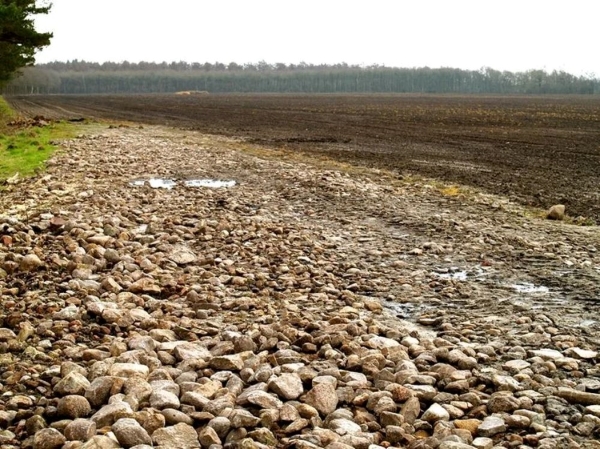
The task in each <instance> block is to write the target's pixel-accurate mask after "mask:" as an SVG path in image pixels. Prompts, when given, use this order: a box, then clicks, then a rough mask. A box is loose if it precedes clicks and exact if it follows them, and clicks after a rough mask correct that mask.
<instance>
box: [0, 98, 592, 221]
mask: <svg viewBox="0 0 600 449" xmlns="http://www.w3.org/2000/svg"><path fill="white" fill-rule="evenodd" d="M9 101H10V102H11V104H12V105H13V106H14V107H15V108H16V109H18V110H19V111H21V112H22V113H25V114H28V115H37V114H42V115H45V116H49V117H53V118H77V117H90V118H101V119H112V120H128V121H135V122H142V123H149V124H161V125H171V126H176V127H183V128H191V129H195V130H200V131H203V132H207V133H214V134H223V135H228V136H238V137H242V138H245V139H248V140H250V141H252V142H254V143H261V144H265V145H267V146H271V147H285V148H291V149H294V150H298V151H305V152H314V153H319V154H326V155H328V156H331V157H334V158H337V159H341V160H346V161H350V162H353V163H358V164H361V165H368V166H375V167H382V168H386V169H392V170H394V171H397V172H398V173H399V174H404V173H417V174H422V175H425V176H430V177H435V178H440V179H442V180H444V181H447V182H456V183H461V184H467V185H472V186H476V187H479V188H482V189H484V190H487V191H489V192H492V193H496V194H501V195H506V196H508V197H510V198H512V199H515V200H518V201H519V202H521V203H524V204H527V205H532V206H538V207H542V208H547V207H549V206H551V205H552V204H556V203H564V204H566V205H567V213H568V214H570V215H572V216H584V217H589V218H592V219H594V220H596V221H600V182H599V181H598V179H599V175H600V98H598V97H591V96H568V97H517V96H512V97H500V96H490V97H484V96H429V95H422V96H416V95H392V96H384V95H343V96H342V95H210V96H189V97H185V96H176V95H130V96H106V95H102V96H100V95H97V96H91V95H88V96H78V95H72V96H27V97H12V98H9Z"/></svg>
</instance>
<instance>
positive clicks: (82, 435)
mask: <svg viewBox="0 0 600 449" xmlns="http://www.w3.org/2000/svg"><path fill="white" fill-rule="evenodd" d="M64 434H65V437H66V438H67V440H69V441H84V442H85V441H87V440H89V439H90V438H92V437H93V436H94V435H96V423H95V422H94V421H91V420H89V419H76V420H74V421H71V422H70V423H69V424H67V426H66V427H65V430H64Z"/></svg>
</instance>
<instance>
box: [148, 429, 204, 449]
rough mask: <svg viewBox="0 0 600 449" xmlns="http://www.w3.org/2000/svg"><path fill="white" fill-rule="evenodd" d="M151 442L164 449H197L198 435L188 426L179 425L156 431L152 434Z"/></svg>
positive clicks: (198, 444) (198, 445)
mask: <svg viewBox="0 0 600 449" xmlns="http://www.w3.org/2000/svg"><path fill="white" fill-rule="evenodd" d="M152 441H153V442H154V444H155V445H157V446H163V447H165V448H174V449H175V448H182V449H183V448H186V449H187V448H198V447H200V443H199V441H198V434H197V433H196V430H194V428H193V427H192V426H190V425H187V424H184V423H180V424H176V425H174V426H171V427H163V428H162V429H157V430H156V431H154V433H153V434H152Z"/></svg>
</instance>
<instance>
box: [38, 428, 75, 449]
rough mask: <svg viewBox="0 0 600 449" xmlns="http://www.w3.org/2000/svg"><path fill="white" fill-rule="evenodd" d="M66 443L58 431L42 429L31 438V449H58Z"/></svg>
mask: <svg viewBox="0 0 600 449" xmlns="http://www.w3.org/2000/svg"><path fill="white" fill-rule="evenodd" d="M66 442H67V439H66V438H65V437H64V436H63V434H62V433H60V432H59V431H58V430H56V429H52V428H48V429H42V430H40V431H39V432H37V433H36V434H35V435H34V437H33V449H60V448H61V447H62V446H63V444H65V443H66Z"/></svg>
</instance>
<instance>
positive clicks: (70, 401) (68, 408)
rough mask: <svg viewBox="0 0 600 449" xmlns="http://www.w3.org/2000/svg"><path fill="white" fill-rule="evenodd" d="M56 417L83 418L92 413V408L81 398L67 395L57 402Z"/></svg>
mask: <svg viewBox="0 0 600 449" xmlns="http://www.w3.org/2000/svg"><path fill="white" fill-rule="evenodd" d="M57 408H58V415H59V416H62V417H64V418H70V419H77V418H84V417H86V416H88V415H89V414H90V413H92V407H91V406H90V403H89V402H88V400H87V399H86V398H85V397H83V396H78V395H69V396H65V397H64V398H61V399H60V400H59V401H58V407H57Z"/></svg>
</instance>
